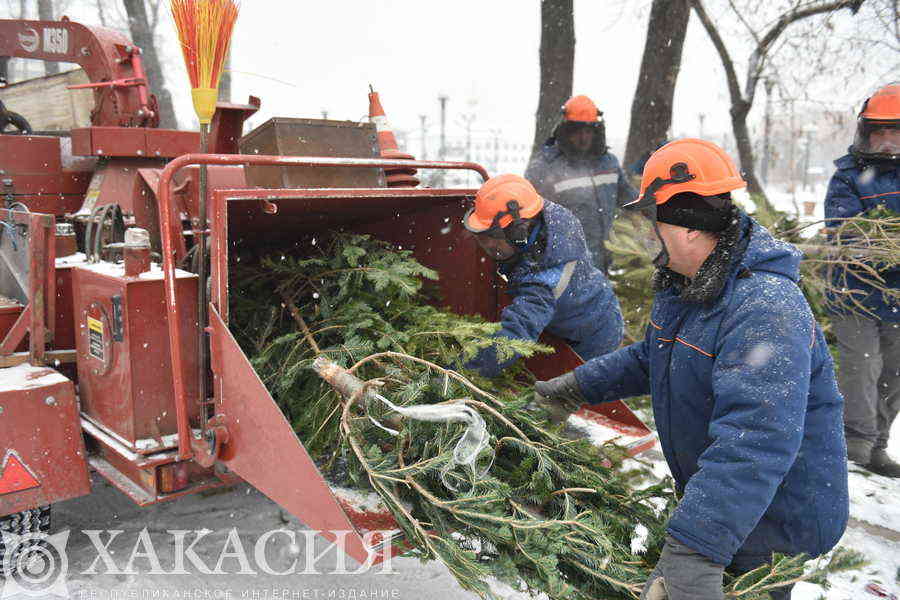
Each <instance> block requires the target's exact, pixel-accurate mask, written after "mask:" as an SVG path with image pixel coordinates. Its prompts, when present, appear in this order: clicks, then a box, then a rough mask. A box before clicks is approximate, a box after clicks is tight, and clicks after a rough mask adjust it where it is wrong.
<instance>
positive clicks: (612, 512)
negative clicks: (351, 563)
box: [231, 234, 859, 600]
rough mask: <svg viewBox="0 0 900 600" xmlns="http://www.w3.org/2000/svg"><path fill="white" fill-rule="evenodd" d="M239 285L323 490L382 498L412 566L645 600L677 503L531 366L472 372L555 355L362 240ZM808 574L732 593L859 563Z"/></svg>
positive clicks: (238, 307)
mask: <svg viewBox="0 0 900 600" xmlns="http://www.w3.org/2000/svg"><path fill="white" fill-rule="evenodd" d="M233 270H234V276H233V280H234V285H233V286H232V293H231V298H232V307H231V310H232V313H231V321H232V323H233V325H232V330H233V331H234V333H235V335H236V337H237V339H238V341H239V342H240V344H241V346H242V347H243V349H244V351H245V352H246V353H247V354H248V356H249V357H250V358H251V361H252V363H253V365H254V368H255V369H256V370H257V372H258V373H259V375H260V377H261V378H262V380H263V382H264V383H265V384H266V386H267V387H268V389H269V390H270V392H271V393H272V395H273V397H274V398H275V399H276V400H277V401H278V403H279V405H280V406H281V407H282V409H283V411H284V412H285V414H286V415H287V417H288V418H289V420H290V421H291V423H292V424H293V426H294V428H295V429H296V431H297V433H298V436H299V437H300V439H301V440H302V441H303V443H304V445H305V446H306V448H307V450H308V451H309V452H310V454H311V455H312V456H313V458H314V460H316V462H317V464H318V465H319V467H320V469H321V470H322V472H323V474H324V475H325V476H326V478H328V479H330V480H331V481H332V482H333V483H334V484H336V485H343V486H347V485H349V486H353V487H357V488H362V489H366V490H370V491H374V492H375V493H377V494H378V495H379V496H380V497H381V498H382V500H383V501H384V503H385V504H386V506H387V507H388V508H389V510H390V511H391V513H392V514H393V516H394V517H395V519H396V521H397V523H398V525H399V527H400V528H401V529H402V531H403V533H404V534H405V536H404V541H405V543H406V544H408V545H409V548H411V550H408V552H409V553H410V554H412V555H415V556H419V557H421V558H422V559H424V560H433V559H439V560H441V561H442V562H443V563H444V564H445V565H446V566H447V568H448V569H449V570H450V572H451V573H453V575H454V576H455V577H456V579H457V581H458V582H459V583H460V585H461V586H462V587H463V588H465V589H468V590H472V591H474V592H476V593H478V594H480V595H482V596H484V597H490V596H491V595H492V591H491V587H490V585H491V581H494V580H497V581H502V582H504V583H506V584H508V585H510V586H512V587H513V588H515V589H519V590H524V591H529V592H533V593H545V594H546V595H547V596H548V597H549V598H552V599H563V598H565V599H572V600H588V599H594V598H637V597H639V595H640V590H641V587H642V586H643V583H644V581H646V579H647V576H648V575H649V573H650V571H651V570H652V568H653V566H654V564H655V562H656V560H657V558H658V557H659V552H660V549H661V546H662V542H663V539H664V536H665V525H666V522H667V520H668V517H669V515H670V513H671V511H672V510H673V509H674V507H675V506H676V504H677V498H676V496H675V494H674V492H673V491H672V486H671V482H670V481H669V480H665V481H663V482H659V483H654V484H651V485H647V484H646V483H644V484H642V485H633V484H632V483H631V482H630V480H629V479H627V478H625V477H623V476H622V475H620V474H619V472H618V471H617V469H616V465H617V464H618V463H619V459H620V458H621V457H622V456H623V454H622V452H621V450H620V449H619V448H617V447H616V446H615V445H614V444H608V445H606V446H604V447H603V448H598V447H596V446H594V445H592V444H591V443H589V442H588V441H586V440H580V439H575V440H573V439H570V437H568V436H567V435H565V434H564V432H563V431H562V430H561V428H560V427H554V426H552V425H551V424H550V423H549V421H548V420H547V418H546V417H547V415H546V413H545V412H543V411H542V410H541V409H540V408H538V407H536V406H534V405H532V400H533V395H532V392H531V382H532V381H533V378H532V377H531V376H530V374H529V373H528V372H527V371H525V370H524V368H523V367H521V366H520V365H518V366H515V367H513V368H512V369H509V370H507V372H506V373H505V374H504V375H503V376H502V377H500V378H498V379H495V380H486V379H482V378H479V377H478V376H477V375H474V374H471V373H467V372H464V371H463V370H462V368H461V365H462V364H463V363H464V362H465V361H466V360H468V359H469V358H471V357H472V356H474V355H475V353H477V352H478V351H479V350H480V349H482V348H485V347H488V346H492V347H493V348H494V349H495V351H496V352H497V354H498V356H499V357H501V358H503V357H508V356H511V355H512V354H514V353H515V354H520V355H524V356H528V355H532V354H534V353H535V352H544V351H548V349H547V348H542V347H540V346H538V345H537V344H533V343H530V342H524V341H513V340H508V339H505V338H501V337H494V336H493V334H494V333H495V332H496V330H497V325H496V324H491V323H487V322H484V321H483V320H482V319H480V318H476V317H471V316H460V315H456V314H453V313H451V312H448V311H445V310H440V309H438V308H436V307H435V306H439V305H440V302H439V299H438V298H437V297H436V296H435V295H434V294H433V292H432V290H431V288H430V286H429V285H428V284H429V283H430V282H433V281H434V280H435V279H436V278H437V274H436V273H435V272H433V271H432V270H430V269H427V268H425V267H423V266H422V265H421V264H419V263H418V262H416V261H415V260H414V259H413V258H412V255H411V253H410V252H408V251H404V250H399V249H395V248H392V247H389V246H388V245H386V244H383V243H381V242H378V241H376V240H373V239H371V238H368V237H365V236H358V235H349V234H334V235H331V236H329V237H328V238H327V239H322V238H321V236H320V238H319V239H315V238H310V239H309V240H306V241H304V242H303V243H301V244H295V245H294V246H292V247H291V249H290V250H285V251H284V252H281V251H278V252H273V253H270V254H268V255H267V256H265V257H264V258H261V259H254V258H253V257H251V256H249V255H248V256H240V257H239V260H237V261H236V264H235V265H234V269H233ZM804 563H805V557H776V562H775V566H774V567H773V568H764V569H759V570H757V571H755V572H753V573H752V574H749V575H746V576H744V577H742V578H741V579H739V580H736V581H732V582H730V583H729V588H728V589H729V593H730V594H731V595H734V596H738V597H741V598H764V597H766V590H767V589H771V586H775V585H778V584H781V583H784V582H787V581H793V580H796V579H798V578H807V579H808V578H813V579H819V580H821V579H822V578H823V577H824V574H825V572H826V571H828V570H835V569H840V568H851V567H853V566H856V565H858V563H859V557H858V556H856V555H851V554H845V553H841V554H839V555H837V556H836V557H834V558H832V559H831V560H830V562H829V561H826V562H825V563H823V564H822V565H820V567H818V568H815V569H812V570H810V569H808V568H807V569H806V571H805V570H804Z"/></svg>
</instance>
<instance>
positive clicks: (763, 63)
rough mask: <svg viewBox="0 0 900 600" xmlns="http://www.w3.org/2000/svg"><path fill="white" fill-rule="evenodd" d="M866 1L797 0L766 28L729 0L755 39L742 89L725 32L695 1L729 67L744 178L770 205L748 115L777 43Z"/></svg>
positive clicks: (734, 126) (733, 122)
mask: <svg viewBox="0 0 900 600" xmlns="http://www.w3.org/2000/svg"><path fill="white" fill-rule="evenodd" d="M863 2H864V0H812V1H802V0H793V2H792V6H791V7H790V8H788V9H787V10H785V11H784V12H782V13H781V14H780V15H779V16H778V17H777V18H776V19H775V20H774V22H773V23H771V24H769V25H768V26H765V27H762V28H756V27H754V26H753V25H752V24H751V23H750V20H749V19H748V14H744V12H742V11H741V10H740V9H739V8H738V7H737V6H736V5H735V3H734V0H728V3H729V5H730V7H731V9H732V10H733V11H734V12H735V13H736V15H737V17H738V19H739V20H740V21H741V23H742V24H743V26H744V27H745V28H746V29H747V31H748V33H749V35H750V37H751V38H752V44H751V45H752V48H753V49H752V51H751V54H750V57H749V58H748V60H747V73H746V76H745V80H744V89H743V90H741V85H740V82H739V81H738V75H737V72H736V70H735V66H734V61H733V60H732V57H731V53H730V52H729V51H728V48H727V47H726V45H725V42H724V41H723V39H722V35H721V34H720V33H719V28H718V26H717V24H716V23H715V22H714V21H713V19H711V18H710V16H709V14H708V13H707V11H706V8H705V7H704V5H703V0H691V6H692V7H693V9H694V12H695V13H696V14H697V17H698V18H699V19H700V22H701V23H702V24H703V28H704V29H705V30H706V33H707V34H708V35H709V39H710V41H711V42H712V44H713V46H715V48H716V52H717V53H718V55H719V59H720V60H721V62H722V67H723V68H724V69H725V79H726V81H727V84H728V94H729V96H730V98H731V111H730V112H731V127H732V130H733V132H734V138H735V141H736V143H737V148H738V156H739V157H740V161H741V170H742V171H743V173H744V178H745V179H746V180H747V189H748V191H749V192H750V193H752V194H756V195H758V196H759V197H760V199H761V200H762V201H763V202H764V203H765V204H766V205H768V204H769V202H768V198H766V195H765V191H764V190H763V187H762V184H760V182H759V179H758V178H757V177H756V171H755V163H754V160H753V144H752V142H751V139H750V130H749V128H748V127H747V115H748V114H749V113H750V109H751V108H752V107H753V101H754V99H755V97H756V89H757V87H758V84H759V83H760V81H761V80H762V77H763V75H764V73H765V71H766V68H767V66H768V64H769V62H770V58H771V55H772V54H773V52H774V50H775V49H776V42H778V41H779V38H781V37H782V34H784V32H785V31H786V30H787V29H788V28H789V27H790V26H792V25H793V24H795V23H797V22H799V21H803V20H804V19H809V18H812V17H816V16H818V15H826V14H830V13H834V12H836V11H839V10H841V9H844V8H847V9H850V10H851V11H852V12H853V14H856V11H858V10H859V7H860V5H861V4H862V3H863ZM754 6H758V5H757V4H756V3H755V2H754V3H752V5H750V6H748V8H747V12H748V13H749V11H751V10H753V8H752V7H754Z"/></svg>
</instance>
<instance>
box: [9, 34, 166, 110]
mask: <svg viewBox="0 0 900 600" xmlns="http://www.w3.org/2000/svg"><path fill="white" fill-rule="evenodd" d="M10 57H16V58H31V59H35V60H45V61H52V62H71V63H76V64H78V65H79V66H81V68H82V69H84V71H85V73H86V74H87V76H88V79H89V80H90V82H91V83H89V84H84V85H81V86H73V87H91V88H94V110H93V111H92V112H91V124H92V125H97V126H111V127H116V126H118V127H156V126H157V125H158V124H159V114H158V111H157V105H156V97H155V96H153V95H152V94H150V91H149V87H148V85H147V77H146V75H145V73H144V67H143V63H142V62H141V50H140V48H138V47H137V46H135V45H134V44H132V43H131V41H130V40H129V39H128V38H126V37H125V36H124V35H122V34H120V33H118V32H116V31H112V30H109V29H105V28H102V27H87V26H85V25H81V24H80V23H75V22H72V21H70V20H69V19H68V18H67V17H63V18H62V19H61V20H60V21H28V20H23V19H0V80H5V79H6V63H7V59H8V58H10Z"/></svg>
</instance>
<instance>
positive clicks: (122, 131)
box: [91, 127, 148, 156]
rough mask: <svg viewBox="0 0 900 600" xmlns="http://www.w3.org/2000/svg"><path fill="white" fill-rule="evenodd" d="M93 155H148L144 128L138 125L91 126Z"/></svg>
mask: <svg viewBox="0 0 900 600" xmlns="http://www.w3.org/2000/svg"><path fill="white" fill-rule="evenodd" d="M92 129H93V131H92V132H91V146H92V148H91V150H92V152H91V153H92V154H93V155H95V156H148V155H147V136H146V130H145V129H143V128H140V127H93V128H92Z"/></svg>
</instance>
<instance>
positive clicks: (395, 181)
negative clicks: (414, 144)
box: [369, 85, 419, 187]
mask: <svg viewBox="0 0 900 600" xmlns="http://www.w3.org/2000/svg"><path fill="white" fill-rule="evenodd" d="M369 119H370V120H371V121H372V122H373V123H375V131H376V132H378V146H379V147H380V148H381V158H389V159H395V160H396V159H406V160H415V157H414V156H413V155H411V154H405V153H403V152H400V148H399V146H398V145H397V138H396V137H394V132H393V131H392V130H391V126H390V124H389V123H388V120H387V117H386V116H385V114H384V108H382V106H381V100H380V99H379V98H378V92H376V91H375V90H373V89H372V86H371V85H370V86H369ZM384 174H385V176H386V178H387V185H388V187H416V186H417V185H419V180H418V179H417V178H416V177H413V176H414V175H415V174H416V170H415V169H413V168H408V169H407V168H403V167H392V168H387V169H385V170H384Z"/></svg>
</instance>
